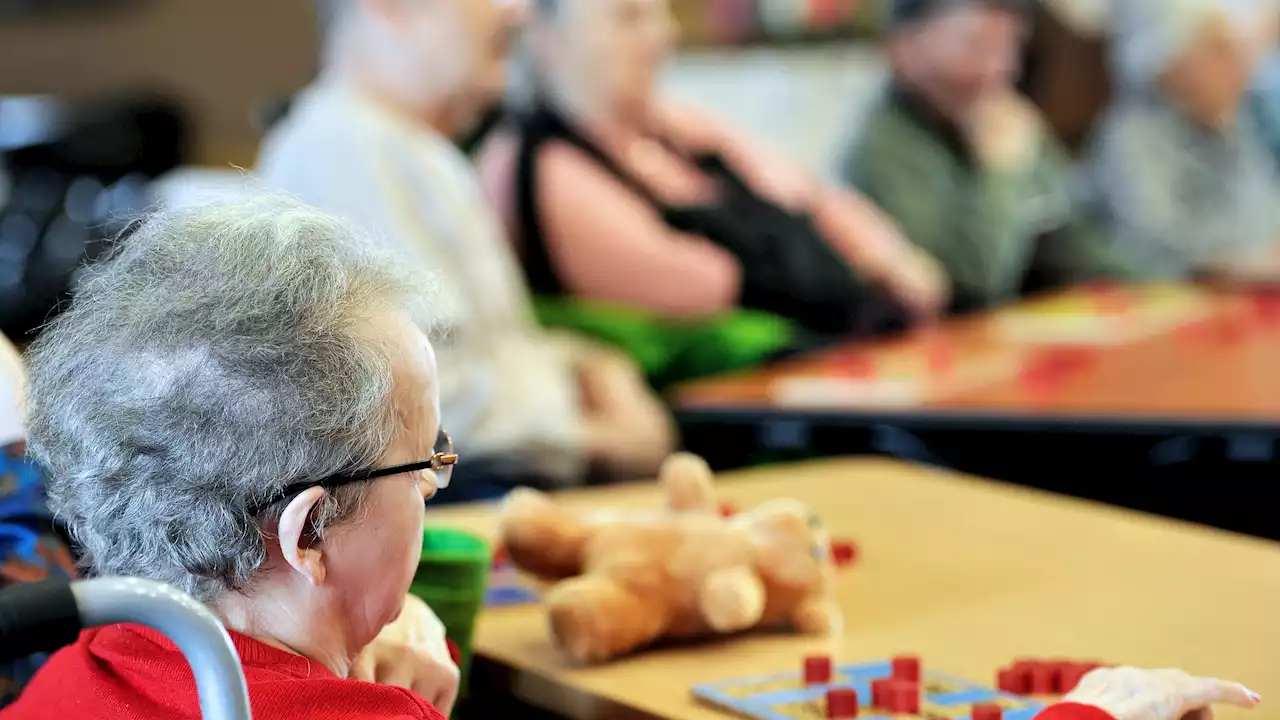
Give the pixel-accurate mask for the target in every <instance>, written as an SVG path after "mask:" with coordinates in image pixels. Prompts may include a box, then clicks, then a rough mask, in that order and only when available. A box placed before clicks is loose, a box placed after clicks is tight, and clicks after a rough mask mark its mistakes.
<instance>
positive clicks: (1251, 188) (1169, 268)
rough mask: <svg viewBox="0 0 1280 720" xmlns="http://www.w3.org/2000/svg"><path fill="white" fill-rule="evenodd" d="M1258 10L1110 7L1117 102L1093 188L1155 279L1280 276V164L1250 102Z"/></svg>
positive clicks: (1236, 4)
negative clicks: (1279, 250) (1279, 255)
mask: <svg viewBox="0 0 1280 720" xmlns="http://www.w3.org/2000/svg"><path fill="white" fill-rule="evenodd" d="M1258 12H1259V7H1258V4H1257V3H1256V2H1255V1H1253V0H1128V1H1127V2H1124V3H1120V4H1118V5H1117V6H1116V8H1115V10H1114V17H1113V20H1112V23H1113V24H1112V33H1113V37H1112V53H1113V57H1112V63H1113V75H1114V76H1115V77H1116V80H1117V82H1116V93H1115V98H1114V100H1113V101H1112V105H1111V107H1110V108H1109V110H1108V111H1107V113H1106V114H1105V115H1104V117H1103V118H1102V119H1101V120H1100V122H1099V125H1098V127H1097V128H1096V130H1095V137H1094V138H1093V139H1092V140H1091V142H1090V149H1089V155H1090V162H1091V167H1090V179H1091V181H1092V185H1093V187H1094V189H1095V191H1096V198H1097V203H1098V206H1099V207H1100V208H1101V210H1102V213H1103V216H1104V217H1105V218H1106V219H1107V220H1108V221H1109V222H1110V223H1111V224H1112V225H1113V226H1114V232H1115V235H1116V239H1117V241H1118V242H1120V243H1121V244H1123V245H1124V246H1125V247H1126V248H1127V249H1128V250H1129V251H1131V252H1132V253H1133V254H1134V255H1136V256H1137V257H1139V258H1140V259H1141V261H1142V263H1143V265H1144V266H1145V267H1146V268H1147V269H1148V270H1149V271H1150V272H1152V273H1153V274H1157V275H1160V276H1168V277H1183V276H1187V275H1189V274H1194V273H1205V274H1209V275H1221V276H1227V277H1235V278H1248V277H1251V276H1255V275H1266V274H1274V273H1275V272H1276V269H1277V268H1278V267H1280V264H1277V262H1276V260H1275V258H1274V257H1273V256H1274V252H1273V251H1274V249H1275V246H1276V243H1277V241H1280V202H1277V201H1278V200H1280V167H1278V166H1277V164H1276V160H1275V157H1274V156H1273V155H1271V154H1270V153H1269V152H1268V149H1267V147H1266V144H1265V142H1264V141H1263V139H1262V137H1261V135H1260V134H1259V130H1258V127H1257V125H1256V121H1257V119H1258V118H1257V117H1256V116H1255V115H1253V114H1252V113H1251V112H1249V111H1248V102H1247V100H1248V96H1247V92H1248V89H1249V87H1250V84H1251V81H1252V77H1253V73H1254V71H1255V69H1256V66H1257V63H1258V60H1259V56H1260V54H1261V50H1262V48H1261V42H1262V40H1261V39H1260V37H1259V34H1258V28H1259V27H1260V26H1262V25H1261V21H1262V19H1263V18H1261V17H1260V16H1259V15H1258V14H1257V13H1258ZM1268 34H1269V33H1268Z"/></svg>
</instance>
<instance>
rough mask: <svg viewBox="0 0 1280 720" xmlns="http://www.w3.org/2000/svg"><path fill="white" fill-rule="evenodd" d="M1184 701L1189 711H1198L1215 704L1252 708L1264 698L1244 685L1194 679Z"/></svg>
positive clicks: (1227, 681) (1209, 679) (1225, 681)
mask: <svg viewBox="0 0 1280 720" xmlns="http://www.w3.org/2000/svg"><path fill="white" fill-rule="evenodd" d="M1183 699H1184V700H1185V701H1186V706H1187V708H1188V709H1198V708H1201V707H1205V706H1207V705H1212V704H1214V703H1224V704H1227V705H1235V706H1236V707H1242V708H1251V707H1253V706H1254V705H1257V704H1258V703H1260V702H1262V696H1260V695H1258V694H1257V693H1255V692H1253V691H1252V690H1250V689H1249V688H1247V687H1245V686H1244V685H1241V684H1240V683H1238V682H1231V681H1230V680H1218V679H1216V678H1193V679H1192V680H1191V682H1190V684H1189V685H1188V687H1187V691H1186V692H1185V693H1184V694H1183Z"/></svg>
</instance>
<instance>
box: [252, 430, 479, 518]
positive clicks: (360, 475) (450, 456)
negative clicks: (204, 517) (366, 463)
mask: <svg viewBox="0 0 1280 720" xmlns="http://www.w3.org/2000/svg"><path fill="white" fill-rule="evenodd" d="M433 449H434V450H435V452H434V453H433V454H432V455H431V457H429V458H427V459H426V460H420V461H418V462H412V463H408V464H405V465H392V466H391V467H384V468H374V469H372V470H362V471H360V472H354V473H342V474H338V475H330V476H329V477H327V478H324V479H323V480H304V481H302V482H296V483H292V484H290V485H288V486H286V487H285V488H284V489H283V490H281V491H280V492H279V493H276V495H275V496H273V497H272V498H271V499H270V500H268V501H266V502H263V503H259V504H257V505H255V506H253V508H251V512H252V513H253V514H254V515H257V514H259V513H261V512H262V511H263V510H266V509H267V508H269V507H271V506H272V505H275V504H276V503H278V502H280V501H282V500H284V499H286V498H289V497H293V496H294V495H298V494H299V493H302V492H305V491H307V490H310V489H311V488H313V487H322V488H324V489H326V490H334V489H337V488H340V487H344V486H346V485H352V484H355V483H358V482H367V481H369V480H377V479H378V478H384V477H390V476H392V475H399V474H401V473H410V472H418V471H420V470H430V471H431V472H432V473H434V474H435V481H436V488H437V489H439V490H443V489H444V488H447V487H449V480H450V478H452V477H453V466H454V465H457V464H458V454H457V453H456V452H454V451H453V440H452V439H451V438H450V437H449V434H448V433H446V432H445V431H444V430H441V431H440V432H439V433H438V434H437V435H436V442H435V446H434V448H433Z"/></svg>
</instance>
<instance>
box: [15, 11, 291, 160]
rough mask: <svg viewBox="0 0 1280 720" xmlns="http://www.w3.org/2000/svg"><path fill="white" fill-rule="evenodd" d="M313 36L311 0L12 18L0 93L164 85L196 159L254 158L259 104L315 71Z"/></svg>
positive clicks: (65, 93) (71, 94) (79, 93)
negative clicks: (181, 115) (184, 111)
mask: <svg viewBox="0 0 1280 720" xmlns="http://www.w3.org/2000/svg"><path fill="white" fill-rule="evenodd" d="M248 18H252V22H248V21H247V19H248ZM315 42H316V38H315V23H314V20H313V15H312V9H311V3H310V0H265V1H264V0H142V1H140V2H137V3H134V4H131V5H129V6H127V7H126V8H124V9H121V10H112V11H102V12H91V11H87V12H80V13H67V14H65V15H63V14H56V15H52V16H50V17H37V18H34V19H21V20H7V21H4V22H0V95H13V94H52V95H57V96H60V97H64V98H79V97H86V96H89V97H95V96H101V95H105V94H108V93H113V92H115V91H118V90H134V89H143V90H153V91H160V92H163V93H166V94H170V95H172V96H173V97H175V99H177V100H179V101H180V102H182V103H183V105H184V106H186V107H187V108H188V110H189V112H190V114H191V120H192V122H193V123H194V129H195V133H196V135H195V142H196V147H195V148H194V150H195V152H196V159H197V160H204V161H209V162H214V163H223V162H236V163H249V162H251V161H252V159H253V153H254V148H255V143H256V141H257V134H256V132H255V131H254V128H253V125H252V115H253V111H254V109H255V107H257V105H258V104H259V103H261V102H263V101H265V100H266V99H268V98H271V97H274V96H278V95H281V94H287V93H289V92H292V91H293V90H294V89H296V88H298V87H300V86H301V85H302V84H303V83H305V82H306V81H307V80H308V79H309V78H310V77H311V75H312V73H313V72H314V70H315V60H314V57H315V52H314V48H315ZM228 47H231V48H235V51H234V52H227V48H228Z"/></svg>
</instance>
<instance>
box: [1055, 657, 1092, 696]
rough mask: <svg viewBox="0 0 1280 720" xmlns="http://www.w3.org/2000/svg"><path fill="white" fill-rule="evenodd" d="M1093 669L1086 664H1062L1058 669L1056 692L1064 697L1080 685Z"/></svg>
mask: <svg viewBox="0 0 1280 720" xmlns="http://www.w3.org/2000/svg"><path fill="white" fill-rule="evenodd" d="M1092 669H1093V668H1092V667H1090V666H1089V665H1088V664H1086V663H1077V662H1068V663H1062V664H1061V665H1060V666H1059V668H1058V692H1059V693H1061V694H1063V695H1066V694H1067V693H1069V692H1071V691H1072V690H1075V689H1076V686H1077V685H1079V684H1080V680H1081V679H1082V678H1084V676H1085V675H1087V674H1088V673H1089V671H1090V670H1092Z"/></svg>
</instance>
